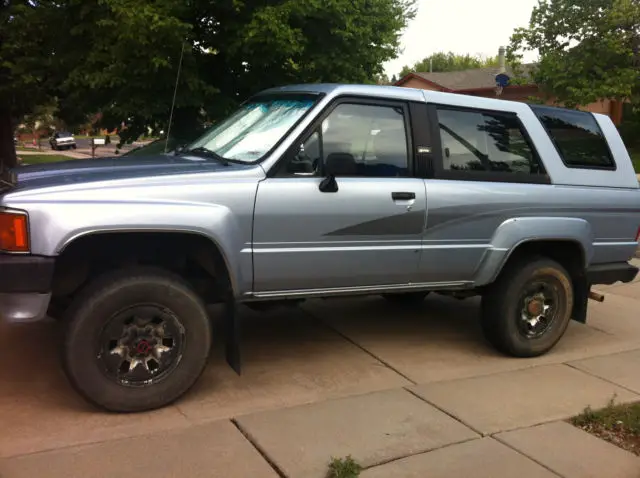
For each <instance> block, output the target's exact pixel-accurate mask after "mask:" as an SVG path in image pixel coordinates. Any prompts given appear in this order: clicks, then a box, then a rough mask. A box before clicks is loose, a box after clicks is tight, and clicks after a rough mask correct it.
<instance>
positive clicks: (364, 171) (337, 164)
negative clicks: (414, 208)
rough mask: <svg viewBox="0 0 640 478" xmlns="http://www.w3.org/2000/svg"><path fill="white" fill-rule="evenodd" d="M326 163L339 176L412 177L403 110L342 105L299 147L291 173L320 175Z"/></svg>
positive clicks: (292, 161) (375, 106)
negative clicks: (321, 168)
mask: <svg viewBox="0 0 640 478" xmlns="http://www.w3.org/2000/svg"><path fill="white" fill-rule="evenodd" d="M321 163H324V165H325V166H326V167H328V168H329V169H330V170H332V171H333V170H335V171H338V172H337V173H336V176H364V177H402V176H407V175H408V174H409V152H408V147H407V131H406V125H405V116H404V111H403V109H402V108H399V107H392V106H378V105H364V104H349V103H343V104H340V105H338V106H337V107H336V108H335V109H333V111H332V112H331V113H330V114H329V115H328V116H327V117H326V118H325V119H324V121H323V122H322V124H321V126H320V127H318V129H317V130H316V131H314V132H313V133H312V134H311V135H310V136H309V138H308V139H307V140H306V141H304V142H303V144H301V145H300V150H299V152H298V154H296V155H295V157H294V158H292V160H291V161H290V163H289V165H288V172H289V173H300V172H303V173H310V172H314V173H320V165H321Z"/></svg>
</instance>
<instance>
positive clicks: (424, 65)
mask: <svg viewBox="0 0 640 478" xmlns="http://www.w3.org/2000/svg"><path fill="white" fill-rule="evenodd" d="M491 66H496V67H497V66H498V57H497V56H495V57H481V56H472V55H469V54H466V55H457V54H455V53H453V52H449V53H444V52H439V53H434V54H433V55H430V56H428V57H426V58H424V59H422V60H420V61H419V62H417V63H415V64H414V65H413V66H409V65H407V66H405V67H404V68H402V71H401V72H400V78H402V77H404V76H406V75H408V74H409V73H411V72H415V71H418V72H429V71H433V72H443V71H461V70H471V69H474V68H486V67H491ZM431 68H432V69H431Z"/></svg>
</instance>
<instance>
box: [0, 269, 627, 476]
mask: <svg viewBox="0 0 640 478" xmlns="http://www.w3.org/2000/svg"><path fill="white" fill-rule="evenodd" d="M603 289H604V291H605V292H607V298H606V300H605V302H604V303H602V304H600V303H595V302H591V304H590V312H589V321H588V324H587V325H582V324H578V323H572V324H571V326H570V328H569V330H568V332H567V334H566V336H565V337H564V339H563V340H562V341H561V343H560V344H559V345H558V346H557V348H556V349H555V350H553V351H552V352H551V353H549V354H547V355H545V356H543V357H540V358H537V359H529V360H522V359H513V358H508V357H504V356H502V355H500V354H498V353H496V352H495V351H494V350H493V349H492V348H491V347H490V346H488V345H487V344H486V343H485V342H484V341H483V339H482V336H481V333H480V330H479V326H478V323H477V316H478V313H479V310H478V300H467V301H456V300H454V299H447V298H443V297H439V296H435V295H434V296H433V297H431V296H430V297H429V298H427V300H426V301H425V302H424V304H423V305H422V306H420V307H417V308H413V309H403V308H398V307H397V306H393V305H391V304H388V303H386V302H385V301H384V300H382V299H379V298H366V299H358V300H331V301H312V302H309V303H307V304H305V305H304V306H303V307H301V308H298V309H282V310H279V311H277V312H273V313H270V314H258V313H253V312H251V311H249V310H246V311H245V312H244V316H243V320H244V327H243V329H244V331H245V337H244V342H243V346H244V352H243V353H244V374H243V376H241V377H238V376H236V375H235V374H234V373H233V372H232V371H231V370H229V369H228V367H227V366H226V364H225V363H224V360H223V350H222V344H221V343H219V342H218V343H217V344H216V346H215V350H214V353H213V355H212V358H211V363H210V365H209V367H208V368H207V369H206V371H205V373H204V376H203V377H202V379H201V380H200V382H199V383H198V385H197V386H196V387H195V388H194V389H193V390H192V391H191V392H190V393H189V394H188V396H186V397H185V398H184V399H182V400H180V401H179V402H177V403H176V404H175V405H173V406H170V407H167V408H165V409H162V410H158V411H155V412H152V413H145V414H138V415H116V414H107V413H102V412H98V411H96V410H94V409H92V408H91V407H90V406H88V405H87V404H85V403H84V401H83V400H81V399H80V398H78V397H77V396H76V394H75V393H74V392H73V391H72V390H71V388H70V387H69V385H68V384H67V382H66V380H65V378H64V376H63V374H62V371H61V370H60V367H59V361H58V357H57V346H58V341H59V339H60V334H59V329H58V327H57V326H56V324H55V323H53V322H51V323H39V324H31V325H22V326H9V325H7V324H4V323H3V324H0V390H1V393H0V423H1V424H2V430H3V433H1V434H0V476H2V477H3V478H7V477H27V476H29V477H31V476H37V475H40V476H83V478H88V477H94V476H95V477H102V476H112V475H113V476H120V477H128V476H138V475H139V474H140V473H145V474H151V475H152V476H154V477H164V476H167V477H169V476H176V474H177V473H180V474H181V475H183V476H189V477H198V476H216V477H217V476H220V477H236V476H237V477H244V476H247V477H263V476H264V477H271V476H273V477H277V476H287V477H301V478H313V477H318V478H320V477H323V476H324V473H325V472H326V466H327V463H328V462H329V460H330V459H331V457H332V456H335V457H338V456H339V457H342V456H346V455H349V454H351V455H353V457H354V458H355V459H356V460H357V461H358V462H360V463H361V464H362V465H363V466H365V467H366V468H367V470H366V471H365V472H364V474H363V476H365V477H378V476H379V477H383V476H385V477H386V476H400V477H405V476H406V477H410V476H416V477H418V476H429V477H433V476H464V477H466V476H487V477H489V476H491V477H502V476H504V477H510V476H514V475H515V474H516V473H517V474H518V475H519V476H521V477H526V476H567V477H574V476H575V477H582V476H608V477H612V476H634V477H637V476H640V461H638V459H637V458H636V457H635V456H632V455H630V454H629V453H627V452H624V451H622V450H619V449H617V448H615V447H613V446H612V445H608V444H606V443H605V442H601V441H600V440H598V439H595V438H593V437H591V436H589V435H587V434H586V433H584V432H582V431H580V430H577V429H574V428H573V427H571V426H569V425H566V424H564V423H562V422H558V420H563V419H565V418H567V417H569V416H571V415H573V414H575V413H578V412H580V411H582V410H583V409H584V407H586V406H587V405H590V406H593V407H599V406H602V405H604V404H606V403H607V402H608V401H609V400H610V399H611V398H612V397H613V396H615V397H616V400H618V401H632V400H639V399H640V378H638V377H640V376H639V375H638V374H637V370H638V367H639V366H640V317H639V316H638V306H639V305H640V282H639V283H635V284H631V285H617V286H612V287H608V288H603ZM539 424H545V425H542V427H538V426H537V425H539ZM548 443H555V444H556V446H555V447H551V448H549V447H548V446H547V447H546V448H545V445H544V444H548ZM114 457H117V459H115V458H114ZM462 457H464V459H462ZM487 457H493V458H492V459H494V462H495V463H497V464H496V465H493V464H490V462H491V460H488V458H487ZM610 459H615V461H616V463H617V464H616V465H615V466H614V465H611V462H610ZM495 460H497V461H495ZM491 463H493V462H491ZM603 463H606V464H607V466H606V468H603ZM483 464H484V465H483ZM587 465H588V466H590V467H591V468H588V467H587V468H585V466H587ZM616 466H617V467H618V468H616ZM185 467H186V468H185ZM585 469H587V471H586V472H585V471H584V470H585ZM178 470H179V471H178ZM576 470H577V471H576ZM581 470H582V471H581ZM589 470H591V471H589ZM598 470H601V471H602V473H599V472H598V473H596V474H590V473H592V472H593V473H595V472H596V471H598ZM616 470H617V471H616ZM629 470H631V471H629ZM613 472H615V473H617V474H615V473H614V474H611V473H613ZM585 473H586V474H585ZM629 473H635V474H633V475H632V474H629Z"/></svg>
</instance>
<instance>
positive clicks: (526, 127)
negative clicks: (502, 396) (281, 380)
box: [0, 85, 640, 412]
mask: <svg viewBox="0 0 640 478" xmlns="http://www.w3.org/2000/svg"><path fill="white" fill-rule="evenodd" d="M1 188H2V189H1V192H0V249H1V250H2V253H1V254H0V315H2V317H3V318H4V319H6V320H9V321H13V322H26V321H33V320H38V319H42V318H44V317H46V316H47V315H48V316H50V317H53V318H55V319H60V320H61V321H63V323H64V326H65V334H64V343H63V354H62V356H63V365H64V368H65V371H66V373H67V376H68V377H69V380H70V382H71V383H72V384H73V386H74V387H75V388H76V389H77V391H78V392H79V393H80V394H82V395H83V396H84V397H85V398H86V399H88V400H89V401H91V402H93V403H94V404H96V405H98V406H100V407H103V408H106V409H109V410H114V411H124V412H132V411H142V410H149V409H153V408H157V407H161V406H163V405H166V404H168V403H170V402H172V401H174V400H176V399H177V398H179V397H180V396H182V395H183V394H184V393H185V392H186V391H187V390H188V389H189V388H190V387H191V386H192V385H193V384H194V383H195V382H196V381H197V379H198V377H199V376H200V374H201V372H202V370H203V368H204V367H205V364H206V362H207V357H208V356H209V351H210V347H211V334H212V329H211V321H210V317H209V314H208V313H207V308H206V307H205V305H206V304H211V303H223V304H226V307H225V308H224V309H225V310H226V313H225V324H226V327H225V335H226V347H227V359H228V361H229V363H230V364H231V366H232V367H234V369H236V371H238V372H239V371H240V353H239V345H238V344H239V324H238V318H237V314H236V309H237V307H238V305H239V304H245V305H248V306H251V307H255V308H263V307H266V306H269V305H274V304H282V303H285V304H290V303H297V302H298V301H300V300H304V299H306V298H311V297H329V296H349V295H364V294H379V295H381V296H382V297H384V298H386V299H388V300H389V301H393V302H397V303H399V304H405V305H406V304H411V303H418V302H420V301H422V299H423V298H424V297H425V296H426V295H427V294H428V293H429V292H437V293H441V294H448V295H452V296H455V297H461V298H463V297H469V296H473V295H481V296H482V314H481V322H482V328H483V330H484V333H485V335H486V338H487V339H488V341H489V342H490V343H491V344H493V345H494V346H495V347H496V348H497V349H499V350H500V351H502V352H504V353H506V354H509V355H512V356H518V357H533V356H537V355H540V354H543V353H545V352H547V351H549V350H550V349H551V348H552V347H553V346H554V345H555V344H556V343H557V342H558V340H559V339H560V338H561V337H562V335H563V333H564V332H565V330H566V328H567V325H568V323H569V321H570V320H572V319H573V320H576V321H579V322H584V321H585V320H586V312H587V301H588V298H589V297H590V296H591V297H594V295H593V292H592V291H591V286H592V285H594V284H611V283H614V282H617V281H623V282H629V281H631V280H633V278H634V277H635V276H636V274H637V272H638V270H637V268H635V267H633V266H631V265H630V264H629V263H628V261H629V260H630V258H632V257H633V256H634V253H635V251H636V248H637V245H638V244H637V241H638V237H637V236H638V231H639V229H638V226H640V192H639V190H638V180H637V179H636V176H635V173H634V170H633V167H632V163H631V160H630V158H629V155H628V153H627V150H626V149H625V146H624V144H623V142H622V140H621V138H620V136H619V134H618V132H617V130H616V128H615V126H614V125H613V123H612V122H611V120H610V119H609V118H608V117H606V116H602V115H597V114H591V113H587V112H580V111H573V110H567V109H557V108H551V107H545V106H532V105H528V104H524V103H517V102H509V101H500V100H494V99H486V98H477V97H472V96H461V95H454V94H447V93H437V92H431V91H421V90H414V89H406V88H394V87H378V86H346V85H303V86H291V87H284V88H276V89H270V90H267V91H264V92H262V93H260V94H258V95H256V96H255V97H253V98H251V99H250V100H248V101H247V102H246V103H244V104H243V105H242V106H241V107H240V108H239V109H238V111H237V112H235V113H234V114H233V115H231V116H230V117H229V118H228V119H226V120H225V121H222V122H220V123H219V124H218V125H216V126H215V127H213V128H212V129H211V130H210V131H208V132H206V133H205V134H204V135H203V136H202V137H201V138H200V139H198V140H197V141H195V142H194V143H193V144H190V145H188V146H187V147H184V148H182V149H181V150H179V151H177V152H176V153H175V154H173V155H161V156H158V157H135V156H134V157H130V158H104V159H92V160H74V161H68V162H63V163H59V164H54V165H32V166H25V167H19V168H17V169H15V170H13V171H10V172H5V173H4V174H3V177H2V186H1Z"/></svg>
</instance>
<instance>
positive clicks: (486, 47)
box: [385, 0, 538, 76]
mask: <svg viewBox="0 0 640 478" xmlns="http://www.w3.org/2000/svg"><path fill="white" fill-rule="evenodd" d="M537 3H538V0H512V1H504V0H502V1H498V0H444V1H443V0H418V14H417V15H416V18H415V19H414V20H413V21H412V22H411V23H410V24H409V26H408V27H407V29H406V30H405V32H404V35H403V37H402V50H403V51H402V52H401V53H400V56H399V57H398V58H397V59H396V60H393V61H390V62H388V63H387V64H386V65H385V70H386V72H387V74H388V75H389V76H392V75H394V74H398V73H400V70H401V69H402V67H403V66H404V65H413V64H414V63H415V62H417V61H420V60H422V59H423V58H424V57H427V56H429V55H431V54H432V53H436V52H439V51H444V52H448V51H453V52H454V53H459V54H465V53H469V54H472V55H473V54H482V55H486V56H490V55H497V54H498V48H500V46H501V45H504V46H507V45H508V44H509V37H510V36H511V33H512V32H513V30H514V28H517V27H523V26H527V25H528V24H529V18H530V16H531V11H532V10H533V7H534V5H536V4H537ZM535 58H536V55H535V54H533V55H532V54H527V55H525V57H524V60H525V61H534V60H535Z"/></svg>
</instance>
